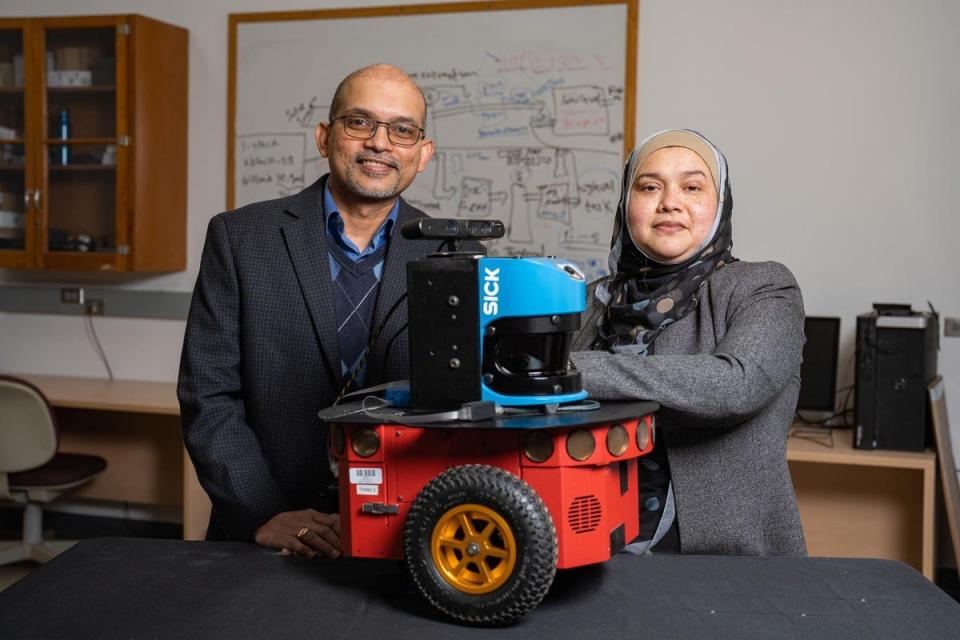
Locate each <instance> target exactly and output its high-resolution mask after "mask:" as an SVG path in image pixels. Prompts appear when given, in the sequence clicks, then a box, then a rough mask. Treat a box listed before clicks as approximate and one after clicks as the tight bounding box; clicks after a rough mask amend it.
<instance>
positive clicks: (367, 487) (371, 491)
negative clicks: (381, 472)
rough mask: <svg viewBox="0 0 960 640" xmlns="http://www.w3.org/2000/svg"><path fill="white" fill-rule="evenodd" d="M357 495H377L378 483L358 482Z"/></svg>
mask: <svg viewBox="0 0 960 640" xmlns="http://www.w3.org/2000/svg"><path fill="white" fill-rule="evenodd" d="M357 495H358V496H378V495H380V485H378V484H358V485H357Z"/></svg>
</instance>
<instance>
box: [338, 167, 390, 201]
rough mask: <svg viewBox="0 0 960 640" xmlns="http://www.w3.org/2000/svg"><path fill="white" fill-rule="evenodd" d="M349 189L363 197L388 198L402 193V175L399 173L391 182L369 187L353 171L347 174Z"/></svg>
mask: <svg viewBox="0 0 960 640" xmlns="http://www.w3.org/2000/svg"><path fill="white" fill-rule="evenodd" d="M347 189H348V190H349V191H350V193H352V194H354V195H355V196H359V197H361V198H369V199H370V200H386V199H388V198H393V197H394V196H396V195H397V194H399V193H400V176H399V174H398V175H396V176H394V179H393V180H392V181H391V184H385V185H380V186H376V187H368V186H366V185H364V184H363V183H361V181H360V180H359V179H358V177H357V175H356V174H355V173H354V172H353V171H351V172H349V173H348V174H347Z"/></svg>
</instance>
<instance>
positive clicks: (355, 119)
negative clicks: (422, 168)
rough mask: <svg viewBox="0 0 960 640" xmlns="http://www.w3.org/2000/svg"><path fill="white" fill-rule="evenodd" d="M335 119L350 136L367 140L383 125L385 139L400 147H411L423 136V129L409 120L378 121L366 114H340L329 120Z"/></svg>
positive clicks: (332, 121) (331, 122)
mask: <svg viewBox="0 0 960 640" xmlns="http://www.w3.org/2000/svg"><path fill="white" fill-rule="evenodd" d="M337 120H340V121H342V122H343V130H344V132H346V134H347V135H348V136H350V137H351V138H355V139H357V140H369V139H370V138H372V137H373V136H375V135H376V134H377V128H378V127H379V126H380V125H383V126H385V127H386V128H387V139H388V140H390V142H392V143H393V144H396V145H399V146H401V147H412V146H413V145H415V144H417V143H418V142H419V141H420V138H422V137H423V133H424V131H423V129H422V128H420V127H418V126H417V125H415V124H410V123H409V122H380V121H379V120H374V119H373V118H367V117H366V116H340V117H339V118H333V119H332V120H330V124H333V123H334V122H336V121H337Z"/></svg>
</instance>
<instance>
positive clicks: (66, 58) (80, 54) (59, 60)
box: [53, 47, 96, 71]
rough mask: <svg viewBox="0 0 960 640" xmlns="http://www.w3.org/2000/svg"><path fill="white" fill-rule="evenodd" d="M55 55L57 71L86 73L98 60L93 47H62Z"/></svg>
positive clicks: (55, 51) (55, 50)
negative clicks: (95, 60)
mask: <svg viewBox="0 0 960 640" xmlns="http://www.w3.org/2000/svg"><path fill="white" fill-rule="evenodd" d="M53 54H54V57H55V63H56V67H55V68H56V70H57V71H86V70H88V69H90V66H91V65H92V64H93V61H94V59H95V58H96V51H94V50H93V49H92V48H91V47H60V48H59V49H54V50H53Z"/></svg>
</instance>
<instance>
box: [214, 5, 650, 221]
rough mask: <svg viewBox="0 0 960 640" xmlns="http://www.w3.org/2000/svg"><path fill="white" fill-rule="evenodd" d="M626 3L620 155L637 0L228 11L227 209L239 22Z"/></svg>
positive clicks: (631, 91)
mask: <svg viewBox="0 0 960 640" xmlns="http://www.w3.org/2000/svg"><path fill="white" fill-rule="evenodd" d="M611 4H621V5H625V6H626V9H627V24H626V33H625V34H624V36H625V38H626V46H625V47H624V49H625V51H626V60H624V76H625V77H624V79H623V86H624V96H623V157H624V158H626V156H627V154H628V153H629V152H630V150H631V149H633V144H634V129H635V126H636V120H635V118H634V115H635V111H636V104H637V103H636V76H637V26H638V23H637V19H638V16H639V13H640V6H639V5H640V0H499V1H496V2H456V3H444V4H421V5H403V6H389V7H362V8H350V9H316V10H312V11H272V12H262V13H231V14H230V15H229V18H228V20H229V42H228V44H227V60H228V69H227V203H226V204H227V207H226V209H227V210H228V211H229V210H232V209H233V208H234V202H235V194H234V188H235V182H234V181H235V177H236V176H235V173H234V171H235V166H234V162H235V158H234V153H235V150H236V146H237V130H236V117H237V33H238V31H239V26H240V25H241V24H245V23H251V22H289V21H296V20H302V21H306V20H339V19H346V18H382V17H386V16H414V15H426V14H438V13H467V12H478V11H514V10H522V9H566V8H571V7H584V6H590V5H611Z"/></svg>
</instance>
